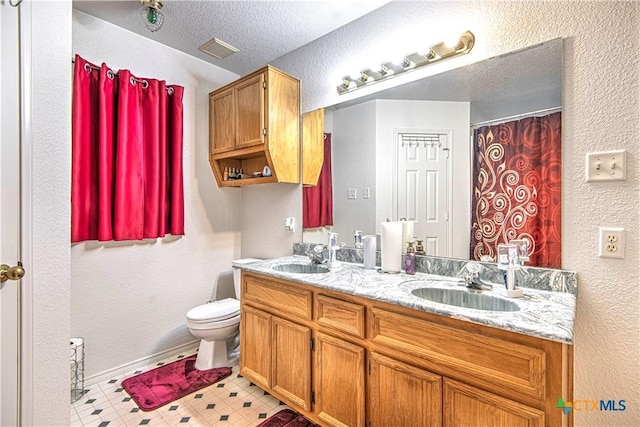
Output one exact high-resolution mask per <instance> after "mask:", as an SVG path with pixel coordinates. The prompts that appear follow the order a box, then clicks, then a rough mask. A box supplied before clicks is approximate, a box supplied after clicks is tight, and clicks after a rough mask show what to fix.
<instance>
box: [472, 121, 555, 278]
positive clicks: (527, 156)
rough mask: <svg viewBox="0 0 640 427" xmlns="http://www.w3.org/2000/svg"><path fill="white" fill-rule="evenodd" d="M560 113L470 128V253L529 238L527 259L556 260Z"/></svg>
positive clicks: (475, 255)
mask: <svg viewBox="0 0 640 427" xmlns="http://www.w3.org/2000/svg"><path fill="white" fill-rule="evenodd" d="M561 144H562V140H561V113H560V112H558V113H554V114H550V115H547V116H544V117H529V118H524V119H520V120H517V121H512V122H508V123H503V124H500V125H495V126H484V127H481V128H478V129H476V130H475V131H474V147H473V148H474V150H473V151H474V158H473V195H472V205H471V208H472V218H471V221H472V222H471V248H470V257H471V259H476V260H478V259H480V257H481V256H483V255H488V256H490V257H492V258H493V259H494V260H495V258H496V250H497V246H498V244H500V243H507V242H508V241H509V240H512V239H526V240H527V241H528V242H529V248H530V249H529V251H530V254H531V255H530V260H529V262H528V263H527V264H528V265H532V266H538V267H548V268H560V265H561V242H560V236H561V196H562V194H561V186H562V165H561V161H562V153H561Z"/></svg>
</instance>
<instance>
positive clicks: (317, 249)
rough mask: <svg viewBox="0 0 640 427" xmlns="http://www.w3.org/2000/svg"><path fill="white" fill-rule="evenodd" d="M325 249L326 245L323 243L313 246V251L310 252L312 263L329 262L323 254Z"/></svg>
mask: <svg viewBox="0 0 640 427" xmlns="http://www.w3.org/2000/svg"><path fill="white" fill-rule="evenodd" d="M323 251H324V247H323V246H322V245H315V246H314V247H313V249H312V250H311V253H310V254H309V259H310V260H311V263H312V264H324V263H325V262H327V260H326V259H324V256H323V255H322V252H323Z"/></svg>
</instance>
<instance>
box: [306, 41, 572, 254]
mask: <svg viewBox="0 0 640 427" xmlns="http://www.w3.org/2000/svg"><path fill="white" fill-rule="evenodd" d="M561 106H562V39H555V40H551V41H548V42H544V43H541V44H538V45H535V46H531V47H528V48H525V49H522V50H519V51H516V52H512V53H509V54H505V55H501V56H497V57H493V58H490V59H487V60H484V61H481V62H477V63H474V64H471V65H468V66H464V67H460V68H457V69H454V70H451V71H447V72H444V73H441V74H437V75H434V76H429V77H426V78H424V79H421V80H416V81H414V82H411V83H407V84H404V85H401V86H397V87H394V88H391V89H387V90H384V91H381V92H378V93H375V94H372V95H368V96H363V97H361V98H357V99H355V100H351V101H347V102H344V103H340V104H337V105H333V106H328V107H326V108H325V124H324V130H325V133H326V134H327V136H328V138H329V144H330V147H331V148H330V150H331V151H330V154H331V155H330V159H331V165H330V166H331V175H332V176H331V182H332V195H333V197H332V204H333V206H332V212H333V225H332V226H331V227H313V228H305V229H304V233H303V240H304V241H305V242H309V243H326V233H327V231H334V232H337V233H339V236H340V240H341V241H342V242H345V243H346V244H347V245H348V246H353V242H354V240H353V237H352V236H353V234H354V231H355V230H361V231H362V234H365V235H366V234H379V233H380V222H382V221H385V220H387V219H389V220H399V219H402V218H407V219H410V220H412V221H415V224H414V227H415V230H414V235H415V236H416V237H417V238H418V239H422V240H424V243H423V244H424V246H425V249H426V251H427V254H430V255H437V256H447V257H454V258H461V259H469V258H475V259H479V258H480V256H482V255H485V256H493V253H492V250H493V246H495V245H497V243H496V242H498V241H499V240H495V241H494V242H493V243H492V242H491V241H488V242H484V246H482V245H477V244H475V246H474V242H472V240H473V236H475V234H472V232H473V233H477V232H478V230H482V229H484V230H485V231H486V230H487V229H489V228H491V227H495V223H496V220H497V221H503V222H507V221H510V222H511V223H516V224H517V223H518V222H519V221H520V222H522V221H524V220H525V219H526V218H525V219H523V217H525V216H527V215H528V213H527V209H529V210H532V209H538V210H540V209H547V210H549V209H551V210H554V215H556V216H557V227H559V226H560V225H559V213H560V200H559V196H558V198H557V199H554V200H546V199H545V198H549V197H550V196H547V195H546V194H542V191H543V189H542V187H543V186H545V185H546V183H547V182H550V181H551V180H557V181H558V182H557V186H558V187H559V186H560V183H559V179H560V176H561V170H560V167H561V165H560V164H559V159H560V158H561V156H560V151H559V150H560V145H559V144H560V141H559V139H560V135H559V133H560V118H559V117H560V114H561V113H560V111H561ZM549 116H553V117H554V118H555V122H553V123H554V125H553V126H555V128H554V129H555V130H556V131H557V133H558V137H557V139H558V142H557V144H558V149H557V153H554V155H556V157H554V160H552V161H551V164H548V163H549V161H548V160H545V159H543V160H542V161H543V162H547V164H546V165H545V167H544V172H543V173H542V174H541V175H537V176H536V177H532V176H531V175H530V174H528V173H527V174H526V176H525V172H522V176H516V177H515V181H517V183H516V184H517V185H514V186H512V188H506V189H505V188H502V190H504V191H506V192H507V193H508V194H509V197H510V198H514V199H515V198H519V200H520V201H522V199H523V198H528V199H531V200H533V201H534V202H536V203H537V202H540V200H541V201H542V203H543V204H546V205H551V207H549V206H545V207H540V206H538V205H535V206H534V204H533V202H531V203H530V204H526V203H524V204H522V203H521V204H520V205H519V207H518V209H513V212H511V213H510V212H509V206H510V202H511V200H508V198H507V199H504V200H503V199H499V197H500V196H496V188H488V184H487V179H488V178H487V175H492V176H493V177H489V178H495V179H496V180H497V181H496V182H494V183H493V184H491V185H492V186H502V187H506V186H508V184H510V183H512V182H511V180H514V176H513V175H514V174H511V176H509V175H508V174H505V175H504V176H502V177H496V176H495V175H496V173H497V172H504V171H503V169H505V167H506V168H508V167H509V166H508V164H507V160H505V157H503V156H507V153H506V151H507V149H509V150H511V149H514V150H517V151H516V152H515V153H512V154H510V155H511V156H512V158H513V161H514V162H515V163H517V164H518V165H520V164H522V163H535V162H538V160H534V159H533V158H532V157H531V156H533V155H535V154H531V153H532V151H531V150H528V151H524V148H522V149H521V148H518V147H520V146H519V145H518V144H520V142H518V143H505V141H506V140H504V138H510V137H511V136H510V135H507V134H510V133H511V132H514V133H515V132H516V131H518V132H520V131H522V135H523V136H521V138H524V139H527V138H529V136H530V135H532V134H534V133H536V132H537V133H538V134H542V138H543V139H544V138H545V137H546V136H545V135H546V133H545V132H547V127H546V126H547V125H546V124H542V125H540V123H539V122H538V121H535V120H537V118H540V117H549ZM531 118H536V119H533V120H534V121H532V122H526V120H527V119H531ZM509 123H520V126H521V127H522V129H517V128H515V127H514V128H509V127H506V126H504V124H509ZM522 123H524V124H522ZM474 133H475V135H474ZM547 136H548V135H547ZM546 143H547V141H546V140H544V141H542V142H541V143H538V144H537V146H536V147H533V151H537V152H538V153H540V152H542V153H543V154H544V153H546V152H548V151H549V150H548V149H547V148H546ZM534 145H536V144H534ZM481 146H482V147H483V149H484V150H485V151H481V150H480V148H479V147H481ZM510 147H511V148H510ZM501 150H503V151H501ZM480 157H484V160H486V161H488V162H489V163H491V162H493V163H492V164H491V165H490V167H489V170H488V171H487V170H483V169H482V167H481V166H480V165H479V164H478V159H479V158H480ZM518 162H519V163H518ZM505 165H507V166H505ZM518 167H520V166H518ZM474 168H475V170H474ZM491 168H493V169H491ZM514 168H515V167H514ZM507 172H508V171H507ZM516 175H517V174H516ZM527 180H528V181H532V180H535V181H536V182H534V183H531V182H526V181H527ZM498 181H500V182H498ZM515 181H514V182H515ZM540 181H541V182H540ZM558 191H559V189H558ZM505 194H506V193H505ZM558 194H559V193H558ZM304 197H305V199H307V196H306V195H305V196H304ZM487 197H494V198H495V197H497V198H498V199H494V200H488V199H487ZM553 197H555V196H553ZM488 204H491V205H492V206H493V207H494V208H495V206H497V209H495V210H494V211H487V209H488ZM303 209H304V210H305V216H306V215H307V214H312V212H311V210H313V211H314V212H315V211H316V209H317V207H313V208H311V207H310V204H309V203H307V201H306V200H305V201H303ZM516 210H522V211H523V212H524V213H522V214H519V213H518V212H516ZM480 211H483V213H482V215H485V216H486V217H485V218H484V219H482V218H480V217H479V215H480V214H479V212H480ZM488 215H491V218H490V219H489V220H487V218H488ZM480 216H481V215H480ZM507 216H509V218H507ZM305 221H306V217H305ZM544 221H547V220H544ZM547 222H548V221H547ZM510 233H511V234H508V235H505V236H502V238H503V239H515V238H522V237H523V236H521V235H518V233H517V232H516V233H515V234H514V233H513V231H511V232H510ZM545 233H546V234H547V235H545ZM549 234H554V236H551V235H549ZM555 234H558V235H557V236H555ZM526 238H527V239H529V241H530V242H531V244H532V246H533V247H537V248H540V247H542V246H543V245H544V244H545V242H546V243H548V244H549V245H551V243H550V242H552V241H553V242H554V244H556V245H557V248H556V250H557V254H556V255H557V260H556V261H554V262H555V264H554V262H551V261H550V260H549V259H547V258H548V257H547V258H544V257H543V258H541V259H539V260H535V259H532V262H531V263H530V264H531V265H540V266H545V267H560V265H559V259H560V255H559V250H560V241H559V238H560V237H559V231H558V230H555V231H553V232H549V231H548V230H547V229H546V228H545V227H536V228H535V230H534V231H532V232H527V233H526ZM494 243H495V245H494ZM474 247H475V249H474ZM485 259H486V258H485Z"/></svg>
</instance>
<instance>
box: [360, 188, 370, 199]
mask: <svg viewBox="0 0 640 427" xmlns="http://www.w3.org/2000/svg"><path fill="white" fill-rule="evenodd" d="M370 197H371V189H370V188H369V187H365V188H363V189H362V198H363V199H368V198H370Z"/></svg>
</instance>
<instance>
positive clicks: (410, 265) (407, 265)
mask: <svg viewBox="0 0 640 427" xmlns="http://www.w3.org/2000/svg"><path fill="white" fill-rule="evenodd" d="M404 272H405V273H407V274H416V250H415V249H414V247H413V242H407V253H405V254H404Z"/></svg>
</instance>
